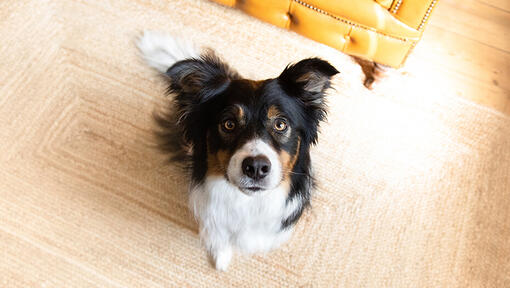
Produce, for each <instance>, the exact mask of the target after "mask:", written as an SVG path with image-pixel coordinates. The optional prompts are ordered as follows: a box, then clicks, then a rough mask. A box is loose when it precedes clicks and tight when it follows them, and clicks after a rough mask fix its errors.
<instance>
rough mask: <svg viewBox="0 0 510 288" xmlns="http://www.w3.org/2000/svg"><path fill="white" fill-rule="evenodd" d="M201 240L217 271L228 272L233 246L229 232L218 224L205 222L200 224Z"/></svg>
mask: <svg viewBox="0 0 510 288" xmlns="http://www.w3.org/2000/svg"><path fill="white" fill-rule="evenodd" d="M200 239H202V241H203V243H204V244H205V246H206V248H207V251H208V252H209V256H210V257H211V260H212V261H213V263H214V266H215V267H216V269H218V270H221V271H225V270H227V268H228V266H229V264H230V260H231V259H232V245H231V243H230V235H229V233H228V231H227V230H226V229H223V227H221V226H218V225H217V224H212V223H208V221H205V223H201V224H200Z"/></svg>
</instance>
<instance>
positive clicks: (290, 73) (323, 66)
mask: <svg viewBox="0 0 510 288" xmlns="http://www.w3.org/2000/svg"><path fill="white" fill-rule="evenodd" d="M337 73H339V72H338V70H336V68H335V67H333V66H332V65H331V64H329V63H328V62H327V61H324V60H322V59H319V58H308V59H304V60H301V61H300V62H298V63H296V64H292V65H289V66H287V68H285V70H284V71H283V72H282V74H280V76H279V77H278V83H279V84H280V86H281V87H282V88H283V89H284V90H285V91H286V92H287V93H288V94H290V95H291V96H294V97H297V98H298V99H299V100H300V102H301V103H303V105H304V108H305V112H306V115H307V117H308V119H307V120H308V123H310V124H311V125H310V127H308V128H309V129H308V131H307V134H308V135H306V136H307V138H308V140H309V141H310V142H311V143H315V142H316V141H317V128H318V125H319V122H320V121H323V120H324V119H325V118H326V104H325V99H324V96H325V92H326V90H327V89H328V88H329V87H330V86H331V81H330V80H331V77H333V76H334V75H335V74H337Z"/></svg>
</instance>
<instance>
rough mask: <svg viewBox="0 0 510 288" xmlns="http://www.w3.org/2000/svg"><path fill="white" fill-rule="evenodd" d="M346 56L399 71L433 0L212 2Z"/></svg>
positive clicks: (226, 0) (258, 0)
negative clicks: (302, 36) (234, 9)
mask: <svg viewBox="0 0 510 288" xmlns="http://www.w3.org/2000/svg"><path fill="white" fill-rule="evenodd" d="M213 1H216V2H218V3H221V4H224V5H228V6H231V7H235V8H238V9H240V10H242V11H244V12H245V13H247V14H250V15H253V16H255V17H257V18H259V19H261V20H263V21H266V22H269V23H272V24H274V25H276V26H279V27H282V28H285V29H289V30H292V31H295V32H297V33H299V34H301V35H304V36H306V37H308V38H311V39H313V40H316V41H318V42H321V43H324V44H326V45H329V46H331V47H333V48H336V49H338V50H340V51H342V52H345V53H347V54H350V55H354V56H358V57H361V58H365V59H368V60H371V61H374V62H376V63H379V64H384V65H388V66H392V67H399V66H401V65H402V64H403V63H404V62H405V60H406V58H407V55H408V54H409V53H410V52H411V51H412V49H413V47H414V46H415V45H416V43H417V42H418V41H419V40H420V38H421V35H422V32H423V28H424V26H425V24H426V23H427V20H428V19H429V16H430V13H431V12H432V10H433V9H434V7H435V6H436V4H437V0H213Z"/></svg>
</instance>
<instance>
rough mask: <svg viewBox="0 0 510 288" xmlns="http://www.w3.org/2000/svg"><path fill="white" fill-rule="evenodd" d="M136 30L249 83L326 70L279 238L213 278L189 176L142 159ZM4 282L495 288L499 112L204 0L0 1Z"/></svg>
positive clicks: (148, 98)
mask: <svg viewBox="0 0 510 288" xmlns="http://www.w3.org/2000/svg"><path fill="white" fill-rule="evenodd" d="M143 29H152V30H159V31H166V32H169V33H179V34H180V35H183V36H184V37H187V38H189V39H191V40H192V41H194V42H196V43H198V44H199V45H203V46H208V47H211V48H214V49H216V50H217V51H218V53H219V54H220V55H222V57H223V58H224V59H226V60H227V61H228V62H229V63H231V65H232V66H233V67H235V68H236V69H237V70H238V71H239V72H240V73H241V74H243V75H245V76H246V77H252V78H256V79H263V78H268V77H276V76H277V75H278V74H279V73H280V72H281V71H282V69H283V68H284V67H285V66H286V65H287V64H288V63H289V62H295V61H298V60H300V59H302V58H305V57H310V56H319V57H323V58H324V59H327V60H328V61H330V62H331V63H332V64H333V65H335V67H337V68H338V69H339V70H340V71H341V74H339V75H338V76H337V77H335V79H334V87H335V90H334V91H331V92H330V93H329V96H328V97H329V106H330V111H329V121H328V122H327V123H325V124H324V125H323V126H322V130H321V131H322V133H321V135H320V138H319V145H318V146H317V147H316V148H314V150H313V153H312V154H313V155H312V156H313V161H314V164H315V171H316V176H317V179H318V181H319V187H318V189H317V190H316V191H315V193H314V197H313V200H312V208H311V209H309V210H307V212H306V213H305V214H304V216H303V218H302V219H301V220H300V222H299V224H298V225H297V227H296V229H295V233H294V235H293V237H292V239H291V241H290V242H289V243H288V244H286V245H285V246H283V247H282V248H281V249H279V250H277V251H274V252H272V253H269V254H266V255H255V256H251V257H248V256H241V257H236V258H235V259H234V260H233V262H232V264H231V267H230V269H229V270H228V272H225V273H221V272H217V271H215V270H214V269H212V268H211V265H210V263H209V262H208V259H207V256H206V254H205V252H204V250H203V249H202V248H201V245H200V242H199V239H198V235H197V225H196V223H195V221H194V220H193V218H192V217H191V215H190V213H189V212H188V210H187V205H186V203H187V194H186V193H187V187H188V181H187V179H186V177H185V175H184V174H183V173H182V172H181V171H180V170H179V169H177V168H176V167H174V166H173V165H165V157H164V156H163V155H161V154H160V153H159V152H158V151H157V150H156V149H154V137H153V132H152V131H153V130H154V128H155V125H154V123H153V121H152V116H151V115H152V112H153V111H154V110H155V109H158V107H161V105H163V104H164V103H165V98H164V97H163V94H164V90H165V84H164V82H163V81H162V79H160V78H158V77H157V75H156V73H155V72H154V71H153V70H151V69H149V68H148V67H146V65H144V63H143V62H142V61H141V60H140V57H139V55H138V51H137V50H136V48H135V45H134V40H135V38H136V37H137V36H139V35H140V33H141V31H142V30H143ZM0 37H1V39H2V44H0V55H1V57H0V151H1V153H0V286H1V287H92V286H96V287H228V286H232V287H510V119H509V118H507V117H505V116H504V115H502V114H499V113H497V112H494V111H492V110H489V109H486V108H483V107H480V106H477V105H474V104H472V103H470V102H467V101H464V100H461V99H459V98H456V97H454V96H453V95H450V94H449V93H447V91H444V90H442V89H440V88H438V87H435V85H434V83H433V82H430V81H428V80H427V79H422V78H420V79H418V78H416V77H413V75H412V73H407V74H406V75H400V76H396V77H394V78H392V79H389V80H388V81H386V82H384V83H382V84H381V85H379V86H378V87H377V88H376V89H375V90H374V91H369V90H366V89H365V88H364V87H363V86H362V78H363V76H362V73H361V71H360V68H359V67H358V66H357V65H356V64H355V63H354V62H353V61H352V60H351V59H350V58H349V57H347V56H346V55H343V54H340V53H338V52H336V51H334V50H332V49H331V48H328V47H325V46H323V45H321V44H318V43H315V42H313V41H311V40H308V39H305V38H303V37H301V36H299V35H296V34H294V33H290V32H286V31H284V30H281V29H278V28H275V27H272V26H270V25H268V24H265V23H262V22H260V21H258V20H255V19H253V18H250V17H248V16H246V15H243V14H242V13H240V12H238V11H235V10H232V9H228V8H224V7H221V6H219V5H217V4H214V3H210V2H208V1H203V0H200V1H199V0H178V1H173V0H165V1H162V0H154V1H141V0H138V1H123V0H112V1H79V0H77V1H60V0H57V1H43V0H37V1H35V0H34V1H28V0H27V1H9V0H7V1H6V0H4V1H1V2H0Z"/></svg>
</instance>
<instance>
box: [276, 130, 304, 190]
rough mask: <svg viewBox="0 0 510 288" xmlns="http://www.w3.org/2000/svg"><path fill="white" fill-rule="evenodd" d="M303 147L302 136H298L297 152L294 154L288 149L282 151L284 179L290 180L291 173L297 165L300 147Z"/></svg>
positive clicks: (281, 159)
mask: <svg viewBox="0 0 510 288" xmlns="http://www.w3.org/2000/svg"><path fill="white" fill-rule="evenodd" d="M300 148H301V138H298V143H297V147H296V152H295V154H294V155H291V154H289V152H287V151H283V150H282V152H280V161H281V163H282V167H283V169H284V170H283V174H284V175H283V179H284V180H288V179H290V174H291V173H292V170H293V169H294V166H295V165H296V161H297V158H298V155H299V149H300Z"/></svg>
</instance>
